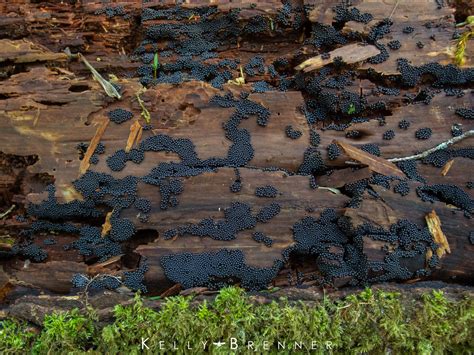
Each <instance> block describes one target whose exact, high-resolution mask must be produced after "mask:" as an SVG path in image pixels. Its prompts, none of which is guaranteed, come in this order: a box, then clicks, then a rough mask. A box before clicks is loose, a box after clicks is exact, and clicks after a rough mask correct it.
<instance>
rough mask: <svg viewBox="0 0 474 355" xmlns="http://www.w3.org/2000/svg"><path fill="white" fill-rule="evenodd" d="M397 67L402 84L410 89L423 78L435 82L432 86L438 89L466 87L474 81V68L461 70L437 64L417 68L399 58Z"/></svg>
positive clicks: (451, 65) (453, 66)
mask: <svg viewBox="0 0 474 355" xmlns="http://www.w3.org/2000/svg"><path fill="white" fill-rule="evenodd" d="M397 65H398V71H399V72H400V74H401V77H400V79H401V83H402V84H403V85H406V86H409V87H415V86H416V85H417V84H418V83H419V82H420V81H421V79H422V78H423V77H426V78H430V80H433V82H432V84H431V86H433V87H436V88H445V87H452V86H453V85H465V84H470V83H472V82H473V81H474V69H473V68H468V69H460V68H458V67H457V66H455V65H453V64H448V65H442V64H439V63H436V62H432V63H427V64H423V65H422V66H419V67H416V66H413V65H411V64H409V62H408V60H407V59H405V58H398V59H397Z"/></svg>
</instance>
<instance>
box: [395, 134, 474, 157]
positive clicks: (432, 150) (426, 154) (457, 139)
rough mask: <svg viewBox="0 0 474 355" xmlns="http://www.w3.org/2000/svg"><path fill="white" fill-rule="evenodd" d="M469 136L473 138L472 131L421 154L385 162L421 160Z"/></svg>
mask: <svg viewBox="0 0 474 355" xmlns="http://www.w3.org/2000/svg"><path fill="white" fill-rule="evenodd" d="M471 136H474V129H471V130H470V131H467V132H466V133H463V134H461V135H460V136H457V137H454V138H451V139H449V140H447V141H446V142H443V143H440V144H438V145H437V146H436V147H434V148H431V149H428V150H425V151H424V152H421V153H419V154H415V155H410V156H408V157H402V158H390V159H387V160H388V161H390V162H392V163H397V162H399V161H406V160H418V159H423V158H426V157H427V156H428V155H430V154H431V153H434V152H436V151H438V150H441V149H446V148H448V147H449V146H450V145H453V144H455V143H457V142H459V141H462V140H463V139H465V138H468V137H471Z"/></svg>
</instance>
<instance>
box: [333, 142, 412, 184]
mask: <svg viewBox="0 0 474 355" xmlns="http://www.w3.org/2000/svg"><path fill="white" fill-rule="evenodd" d="M334 143H336V144H338V145H339V146H340V147H341V148H342V149H343V150H344V152H345V153H346V154H347V155H348V156H349V157H350V158H352V159H354V160H357V161H358V162H360V163H362V164H364V165H367V166H368V167H369V169H370V170H372V171H375V172H376V173H379V174H382V175H387V176H397V177H399V178H405V177H406V176H405V174H404V173H403V172H402V171H401V170H400V169H399V168H398V167H397V166H396V165H395V164H393V163H391V162H389V161H388V160H386V159H384V158H380V157H376V156H375V155H372V154H369V153H367V152H364V151H363V150H361V149H359V148H356V147H354V146H352V145H350V144H346V143H343V142H338V141H334Z"/></svg>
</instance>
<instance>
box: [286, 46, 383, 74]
mask: <svg viewBox="0 0 474 355" xmlns="http://www.w3.org/2000/svg"><path fill="white" fill-rule="evenodd" d="M379 53H380V51H379V50H378V49H377V48H376V47H375V46H372V45H366V46H362V45H360V44H349V45H347V46H344V47H341V48H337V49H335V50H333V51H331V52H329V53H328V54H329V58H327V59H323V55H319V56H317V57H313V58H310V59H307V60H305V61H304V62H303V63H301V64H300V65H298V66H297V67H295V69H296V70H303V71H304V72H305V73H308V72H310V71H314V70H316V69H319V68H321V67H323V66H325V65H327V64H329V63H332V62H333V60H334V58H337V57H340V58H341V59H342V61H343V62H344V63H347V64H354V63H359V62H362V61H364V60H366V59H368V58H370V57H373V56H376V55H377V54H379Z"/></svg>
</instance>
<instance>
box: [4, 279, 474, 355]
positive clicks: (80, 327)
mask: <svg viewBox="0 0 474 355" xmlns="http://www.w3.org/2000/svg"><path fill="white" fill-rule="evenodd" d="M143 302H144V299H142V298H141V297H140V296H138V295H137V296H136V297H135V299H134V302H133V303H132V304H131V305H128V306H120V305H119V306H116V307H115V310H114V314H115V320H114V322H113V323H111V324H108V325H106V326H104V327H102V328H98V326H96V325H95V324H96V322H95V318H94V316H93V315H92V316H91V315H90V314H89V315H82V314H80V313H79V312H78V311H77V310H74V311H71V312H67V313H63V314H57V315H51V316H48V317H46V319H45V322H44V328H43V331H42V332H41V334H40V335H39V336H37V337H36V339H34V337H35V336H34V335H33V333H28V332H24V329H25V328H24V327H25V325H23V324H20V323H16V322H13V321H5V322H3V323H2V324H3V327H2V329H0V353H19V352H20V351H19V349H28V348H29V349H32V350H31V352H32V353H37V354H46V353H48V354H65V353H80V352H84V351H87V352H89V353H94V354H103V353H108V354H109V353H111V354H114V353H123V354H139V353H160V346H162V347H163V348H164V350H161V353H190V352H192V353H202V352H203V349H204V348H205V349H206V351H207V352H208V353H213V354H228V353H230V350H231V349H229V341H230V339H231V338H234V339H235V342H236V343H237V344H238V345H239V347H238V349H235V351H234V352H236V353H248V352H249V350H248V348H247V346H248V344H249V342H251V343H252V345H253V349H255V350H257V352H260V353H262V352H274V353H276V352H278V353H294V352H295V351H296V352H311V353H328V352H329V353H331V352H332V353H340V352H344V353H363V352H364V353H370V354H379V353H388V352H390V353H397V354H398V353H407V354H438V353H439V354H441V353H456V354H462V353H466V354H467V353H469V352H472V350H473V349H474V341H473V339H474V337H473V335H474V332H473V329H474V301H473V299H472V298H462V299H457V300H450V299H448V298H447V297H445V295H444V294H443V293H442V292H441V291H433V292H431V293H426V294H423V295H421V296H414V295H409V294H404V295H402V294H400V293H396V292H384V291H374V290H372V289H366V290H365V291H363V292H361V293H359V294H354V295H350V296H348V297H346V298H345V299H342V300H331V299H329V298H324V299H323V300H322V301H321V302H317V303H314V304H313V303H311V304H309V303H304V302H293V303H290V302H289V301H288V300H285V299H280V300H279V301H278V302H277V301H273V302H271V303H268V304H257V303H256V302H253V301H252V299H251V298H250V297H249V296H248V295H247V294H246V293H245V292H244V291H243V290H241V289H239V288H236V287H229V288H225V289H223V290H221V291H220V292H219V294H218V295H217V297H216V298H215V300H214V301H212V302H206V301H202V302H196V303H193V302H192V297H182V296H177V297H170V298H168V299H166V300H165V301H164V303H163V304H162V308H161V309H160V310H159V311H155V310H152V309H150V308H147V307H145V306H144V304H143ZM142 339H147V340H146V345H147V346H148V347H149V350H147V351H144V352H143V351H142V349H141V340H142ZM174 341H176V347H177V348H178V349H177V350H174V349H173V347H174V344H173V342H174ZM218 341H223V342H226V344H225V345H223V346H222V347H220V348H219V347H217V346H216V345H214V344H213V342H218ZM160 342H161V343H160ZM203 344H205V346H203ZM279 344H280V349H278V345H279ZM283 346H284V348H283ZM300 346H301V348H300ZM188 348H191V349H193V350H189V349H188ZM265 348H269V349H270V351H265ZM145 350H146V349H145ZM250 352H251V351H250ZM23 353H25V352H23Z"/></svg>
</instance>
